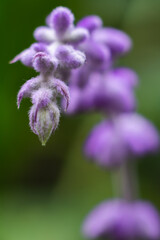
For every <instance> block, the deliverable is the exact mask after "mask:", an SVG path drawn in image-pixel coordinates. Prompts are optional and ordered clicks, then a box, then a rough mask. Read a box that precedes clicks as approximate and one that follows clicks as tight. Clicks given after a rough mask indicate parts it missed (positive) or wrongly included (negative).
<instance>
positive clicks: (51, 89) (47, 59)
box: [11, 7, 89, 145]
mask: <svg viewBox="0 0 160 240" xmlns="http://www.w3.org/2000/svg"><path fill="white" fill-rule="evenodd" d="M73 22H74V15H73V14H72V12H71V11H70V10H69V9H68V8H65V7H57V8H56V9H54V10H53V11H52V12H51V14H50V15H49V16H48V17H47V25H48V26H42V27H38V28H37V29H36V30H35V32H34V37H35V39H36V40H37V41H38V43H34V44H32V45H31V46H30V47H29V48H28V49H26V50H24V51H23V52H21V53H20V54H18V55H17V56H16V57H15V58H14V59H13V60H12V61H11V63H14V62H17V61H21V62H22V63H23V64H24V65H26V66H28V67H32V68H34V70H35V71H36V72H38V73H39V76H37V77H36V78H32V79H30V80H28V81H27V82H26V83H25V84H24V85H23V86H22V87H21V89H20V91H19V93H18V96H17V105H18V108H19V106H20V103H21V101H22V99H23V98H25V97H29V98H31V101H32V104H33V106H32V107H31V109H30V112H29V119H30V127H31V130H32V131H33V132H34V133H35V134H37V135H38V136H39V139H40V141H41V142H42V145H45V143H46V142H47V140H48V138H49V136H50V135H51V133H52V132H54V131H55V129H56V128H57V126H58V123H59V117H60V109H59V107H58V105H57V98H58V97H59V96H60V97H63V98H64V103H65V104H64V108H63V109H64V110H65V111H66V110H67V108H68V106H69V103H70V93H69V89H68V87H67V85H66V84H65V83H64V82H62V80H63V81H67V80H68V78H69V75H70V73H71V70H72V69H76V68H79V67H80V66H82V65H83V64H84V63H85V61H86V57H85V54H84V53H83V52H82V51H80V50H79V49H77V47H78V45H79V44H81V43H82V42H84V41H85V40H86V39H87V38H88V36H89V32H88V30H87V29H86V28H83V27H75V26H74V24H73ZM59 79H61V80H59Z"/></svg>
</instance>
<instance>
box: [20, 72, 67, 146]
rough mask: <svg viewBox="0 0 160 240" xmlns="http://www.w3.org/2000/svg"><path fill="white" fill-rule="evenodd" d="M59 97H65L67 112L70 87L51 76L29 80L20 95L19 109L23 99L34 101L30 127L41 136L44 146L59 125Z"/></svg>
mask: <svg viewBox="0 0 160 240" xmlns="http://www.w3.org/2000/svg"><path fill="white" fill-rule="evenodd" d="M58 95H61V96H63V97H64V99H65V101H66V104H65V107H64V110H66V109H67V107H68V105H69V101H70V95H69V90H68V87H67V85H66V84H65V83H64V82H62V81H61V80H58V79H55V78H53V77H51V76H50V75H48V76H47V75H44V76H43V75H40V76H38V77H36V78H32V79H30V80H28V81H27V82H26V83H25V84H24V85H23V86H22V87H21V89H20V91H19V93H18V97H17V104H18V107H19V106H20V103H21V100H22V98H25V97H30V98H31V99H32V104H33V106H32V107H31V110H30V112H29V119H30V127H31V130H32V131H33V132H34V133H35V134H37V135H38V136H39V138H40V141H41V142H42V145H45V144H46V142H47V140H48V138H49V136H50V135H51V133H52V131H55V130H56V128H57V126H58V124H59V117H60V110H59V108H58V106H57V103H56V98H57V97H58Z"/></svg>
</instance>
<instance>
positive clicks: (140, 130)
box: [118, 113, 160, 156]
mask: <svg viewBox="0 0 160 240" xmlns="http://www.w3.org/2000/svg"><path fill="white" fill-rule="evenodd" d="M118 123H119V125H120V127H121V132H122V137H123V139H124V140H125V141H126V143H127V145H128V151H130V152H131V153H132V154H134V155H135V156H141V155H144V154H147V153H150V152H154V151H157V150H158V149H159V144H160V139H159V134H158V132H157V130H156V129H155V127H154V126H153V125H152V123H151V122H149V121H148V120H147V119H145V118H144V117H142V116H140V115H138V114H136V113H133V114H123V115H121V116H119V118H118Z"/></svg>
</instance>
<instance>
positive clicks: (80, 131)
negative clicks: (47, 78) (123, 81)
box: [0, 0, 160, 240]
mask: <svg viewBox="0 0 160 240" xmlns="http://www.w3.org/2000/svg"><path fill="white" fill-rule="evenodd" d="M59 5H63V6H67V7H69V8H71V10H72V11H73V12H74V14H75V17H76V21H78V20H79V19H80V18H82V17H83V16H85V15H89V14H97V15H100V17H102V19H103V21H104V25H106V26H113V27H117V28H120V29H123V30H125V31H126V32H127V33H128V34H129V35H130V36H131V37H132V39H133V42H134V48H133V50H132V51H131V53H129V54H128V56H126V57H124V58H123V59H121V60H120V62H119V64H120V65H125V66H128V67H131V68H133V69H135V71H137V73H138V74H139V78H140V84H139V87H138V88H137V90H136V95H137V99H138V100H137V101H138V112H140V113H142V114H143V115H145V116H146V117H148V118H149V119H150V120H152V121H153V123H154V124H155V125H156V126H157V128H158V129H160V1H159V0H131V1H129V0H128V1H127V0H98V1H97V0H81V1H80V0H79V1H78V0H66V1H65V0H63V1H56V0H54V1H53V0H52V1H51V0H43V1H42V0H21V1H20V0H14V1H13V0H4V1H3V0H1V2H0V33H1V34H0V41H1V45H0V46H1V49H0V54H1V57H0V76H1V77H0V98H1V99H0V113H1V115H0V240H80V239H83V237H82V236H81V233H80V226H81V223H82V221H83V219H84V217H85V215H86V214H87V213H88V212H89V211H90V210H91V209H92V208H93V207H94V206H95V205H96V204H98V203H100V202H101V201H102V200H104V199H108V198H111V197H113V193H112V184H111V178H110V174H109V173H108V172H105V171H104V170H102V169H100V168H99V167H96V166H95V165H93V164H90V163H88V162H87V161H85V158H84V157H83V155H82V146H83V143H84V140H85V138H86V136H87V135H88V133H89V131H90V130H91V129H92V127H93V126H94V124H96V123H97V122H98V121H99V120H100V119H101V116H100V115H98V114H90V115H81V116H75V117H63V116H62V117H61V121H60V126H59V128H58V130H57V131H56V133H55V135H54V136H52V137H51V139H50V140H49V142H48V144H47V146H46V147H42V146H41V144H40V142H39V140H38V138H37V136H35V135H34V134H33V133H32V132H31V131H30V129H29V126H28V116H27V112H28V110H29V106H30V103H29V100H24V101H23V102H22V105H21V109H20V110H19V111H18V110H17V107H16V95H17V92H18V90H19V88H20V86H21V85H22V84H23V83H24V82H25V81H26V80H27V79H29V78H30V77H32V76H34V75H35V73H34V71H33V70H30V69H28V68H26V67H25V66H23V65H22V64H20V63H16V64H14V65H9V64H8V62H9V60H11V59H12V58H13V57H14V56H15V55H16V54H17V53H19V52H20V51H22V50H23V49H24V48H27V47H28V46H29V45H30V44H31V43H32V42H33V41H34V40H33V36H32V33H33V31H34V29H35V28H36V27H37V26H39V25H43V24H44V19H45V17H46V16H47V14H49V13H50V12H51V10H52V9H53V8H55V7H56V6H59ZM159 159H160V155H159V154H157V156H154V157H153V156H152V157H147V158H145V159H143V160H140V161H139V162H137V164H138V166H137V169H138V176H139V182H140V190H141V198H143V199H148V200H149V201H152V202H153V203H154V204H155V205H156V207H157V208H158V209H159V210H160V193H159V189H160V188H159V185H160V177H159V175H160V161H159Z"/></svg>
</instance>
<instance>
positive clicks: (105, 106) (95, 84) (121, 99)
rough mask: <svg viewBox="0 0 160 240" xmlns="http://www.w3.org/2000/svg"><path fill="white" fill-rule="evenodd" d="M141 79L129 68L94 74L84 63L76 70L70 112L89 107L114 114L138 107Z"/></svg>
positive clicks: (72, 81) (72, 82)
mask: <svg viewBox="0 0 160 240" xmlns="http://www.w3.org/2000/svg"><path fill="white" fill-rule="evenodd" d="M137 83H138V77H137V75H136V74H135V72H134V71H133V70H131V69H129V68H115V69H113V70H110V71H106V72H104V73H103V74H102V73H98V72H93V73H92V74H90V73H89V71H88V69H87V66H84V67H82V68H80V69H78V70H77V71H76V72H74V73H73V74H72V77H71V84H70V92H71V103H70V106H69V108H68V113H70V114H74V113H78V112H84V111H89V110H96V111H102V112H105V113H106V112H107V113H110V114H113V113H121V112H131V111H133V110H134V109H135V107H136V100H135V97H134V87H135V86H136V85H137Z"/></svg>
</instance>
